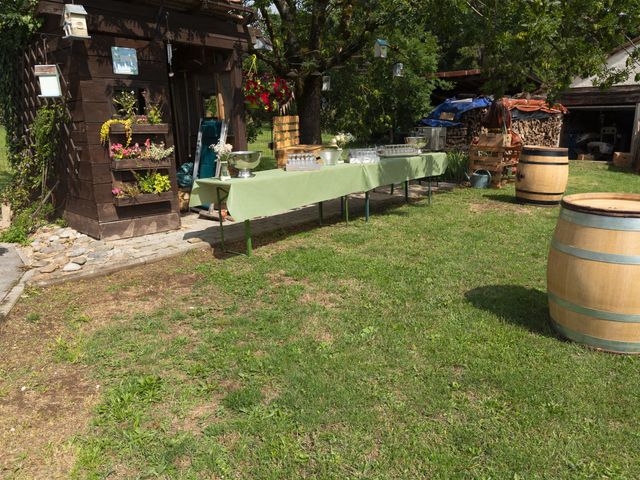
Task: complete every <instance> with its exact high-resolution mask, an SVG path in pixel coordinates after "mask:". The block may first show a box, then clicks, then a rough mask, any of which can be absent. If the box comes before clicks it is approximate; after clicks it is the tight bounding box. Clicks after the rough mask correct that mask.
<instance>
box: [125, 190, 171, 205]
mask: <svg viewBox="0 0 640 480" xmlns="http://www.w3.org/2000/svg"><path fill="white" fill-rule="evenodd" d="M174 197H175V194H174V192H173V191H171V192H163V193H142V194H140V195H136V196H135V197H124V198H117V197H116V198H114V199H113V202H114V203H115V205H116V207H131V206H135V205H146V204H149V203H162V202H170V201H171V200H173V198H174Z"/></svg>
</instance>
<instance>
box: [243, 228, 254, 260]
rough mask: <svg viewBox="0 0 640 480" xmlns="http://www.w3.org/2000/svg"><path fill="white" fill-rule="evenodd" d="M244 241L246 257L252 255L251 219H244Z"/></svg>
mask: <svg viewBox="0 0 640 480" xmlns="http://www.w3.org/2000/svg"><path fill="white" fill-rule="evenodd" d="M244 241H245V243H246V244H247V257H250V256H251V255H253V242H252V240H251V220H245V221H244Z"/></svg>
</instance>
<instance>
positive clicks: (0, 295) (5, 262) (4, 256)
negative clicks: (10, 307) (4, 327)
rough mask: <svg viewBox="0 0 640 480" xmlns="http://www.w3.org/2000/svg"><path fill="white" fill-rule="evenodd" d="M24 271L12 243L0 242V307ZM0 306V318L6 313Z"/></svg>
mask: <svg viewBox="0 0 640 480" xmlns="http://www.w3.org/2000/svg"><path fill="white" fill-rule="evenodd" d="M24 273H25V271H24V263H23V262H22V259H21V258H20V255H19V254H18V250H17V249H16V247H15V246H14V245H11V244H7V243H0V307H1V306H2V305H3V304H4V302H5V299H7V297H10V296H11V293H12V291H13V288H14V287H15V286H16V285H17V284H18V282H20V279H21V278H22V276H23V274H24ZM6 313H8V311H7V312H4V310H3V309H2V308H0V320H1V319H2V318H3V317H4V315H6Z"/></svg>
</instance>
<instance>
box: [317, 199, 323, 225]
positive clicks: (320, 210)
mask: <svg viewBox="0 0 640 480" xmlns="http://www.w3.org/2000/svg"><path fill="white" fill-rule="evenodd" d="M318 219H319V222H320V225H322V221H323V220H324V212H323V208H322V202H319V203H318Z"/></svg>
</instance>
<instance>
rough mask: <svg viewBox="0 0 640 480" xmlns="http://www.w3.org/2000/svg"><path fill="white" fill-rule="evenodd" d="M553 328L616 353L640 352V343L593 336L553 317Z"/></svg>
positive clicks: (563, 334)
mask: <svg viewBox="0 0 640 480" xmlns="http://www.w3.org/2000/svg"><path fill="white" fill-rule="evenodd" d="M551 324H552V326H553V328H554V329H555V330H556V331H557V332H558V333H560V335H562V336H563V337H566V338H568V339H569V340H573V341H574V342H578V343H582V344H584V345H587V346H590V347H595V348H599V349H601V350H607V351H609V352H616V353H640V343H635V342H619V341H616V340H605V339H603V338H596V337H592V336H591V335H585V334H584V333H580V332H576V331H574V330H571V329H569V328H567V327H565V326H563V325H560V324H559V323H558V322H556V321H555V320H554V319H553V318H552V319H551Z"/></svg>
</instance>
